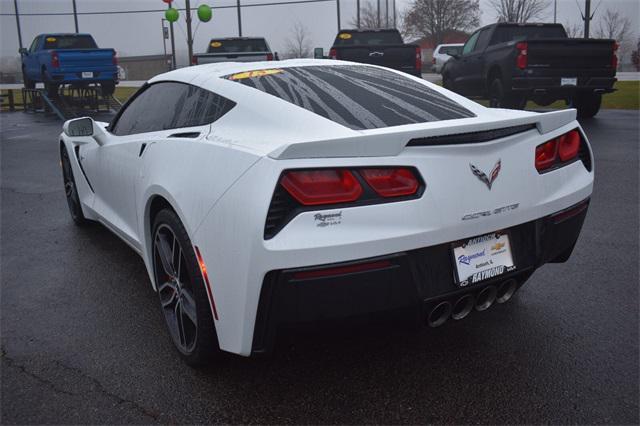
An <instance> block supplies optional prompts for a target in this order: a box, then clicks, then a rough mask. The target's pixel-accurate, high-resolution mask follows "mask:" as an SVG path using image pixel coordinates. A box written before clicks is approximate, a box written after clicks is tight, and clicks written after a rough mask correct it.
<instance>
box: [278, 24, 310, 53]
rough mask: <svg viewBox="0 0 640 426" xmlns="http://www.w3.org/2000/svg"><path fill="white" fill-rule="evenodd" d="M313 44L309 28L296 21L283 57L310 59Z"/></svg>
mask: <svg viewBox="0 0 640 426" xmlns="http://www.w3.org/2000/svg"><path fill="white" fill-rule="evenodd" d="M311 44H312V41H311V39H310V38H309V33H308V32H307V28H306V27H305V26H304V25H302V23H300V22H299V21H296V22H295V23H294V24H293V28H292V29H291V36H290V37H289V39H288V40H287V44H286V47H285V53H284V55H283V56H284V57H285V58H308V57H310V56H311Z"/></svg>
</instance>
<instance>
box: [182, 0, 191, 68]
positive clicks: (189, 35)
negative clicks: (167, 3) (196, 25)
mask: <svg viewBox="0 0 640 426" xmlns="http://www.w3.org/2000/svg"><path fill="white" fill-rule="evenodd" d="M184 3H185V6H186V9H187V11H186V12H187V13H186V15H187V16H186V17H185V18H186V20H187V48H188V49H189V66H191V65H192V63H193V35H192V34H191V0H185V1H184Z"/></svg>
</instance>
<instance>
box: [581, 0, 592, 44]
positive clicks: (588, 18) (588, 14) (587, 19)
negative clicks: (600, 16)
mask: <svg viewBox="0 0 640 426" xmlns="http://www.w3.org/2000/svg"><path fill="white" fill-rule="evenodd" d="M591 18H592V16H591V0H585V1H584V16H583V19H584V38H589V23H590V22H591Z"/></svg>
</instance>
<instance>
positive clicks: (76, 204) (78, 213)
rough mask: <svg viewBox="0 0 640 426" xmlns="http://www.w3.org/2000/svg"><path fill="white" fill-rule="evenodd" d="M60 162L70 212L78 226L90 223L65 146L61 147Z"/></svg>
mask: <svg viewBox="0 0 640 426" xmlns="http://www.w3.org/2000/svg"><path fill="white" fill-rule="evenodd" d="M60 162H61V163H62V180H63V183H64V195H65V196H66V197H67V205H68V206H69V213H70V214H71V218H72V219H73V222H74V223H75V224H76V225H78V226H84V225H86V224H87V223H88V220H87V219H86V218H85V217H84V213H82V207H81V206H80V197H79V196H78V187H77V186H76V180H75V178H74V177H73V170H72V169H71V161H70V159H69V154H68V153H67V149H66V148H65V147H64V146H61V147H60Z"/></svg>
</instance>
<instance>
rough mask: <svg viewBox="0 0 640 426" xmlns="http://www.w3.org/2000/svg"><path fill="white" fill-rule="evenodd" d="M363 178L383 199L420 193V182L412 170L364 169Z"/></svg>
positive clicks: (361, 171) (362, 171)
mask: <svg viewBox="0 0 640 426" xmlns="http://www.w3.org/2000/svg"><path fill="white" fill-rule="evenodd" d="M360 173H361V174H362V177H363V178H364V180H366V181H367V183H368V184H369V185H370V186H371V187H372V188H373V190H374V191H376V193H377V194H378V195H380V196H382V197H402V196H407V195H413V194H415V193H416V192H417V191H418V187H419V186H420V182H418V179H417V178H416V177H415V175H414V174H413V172H412V171H411V169H407V168H399V169H387V168H385V169H362V170H360Z"/></svg>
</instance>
